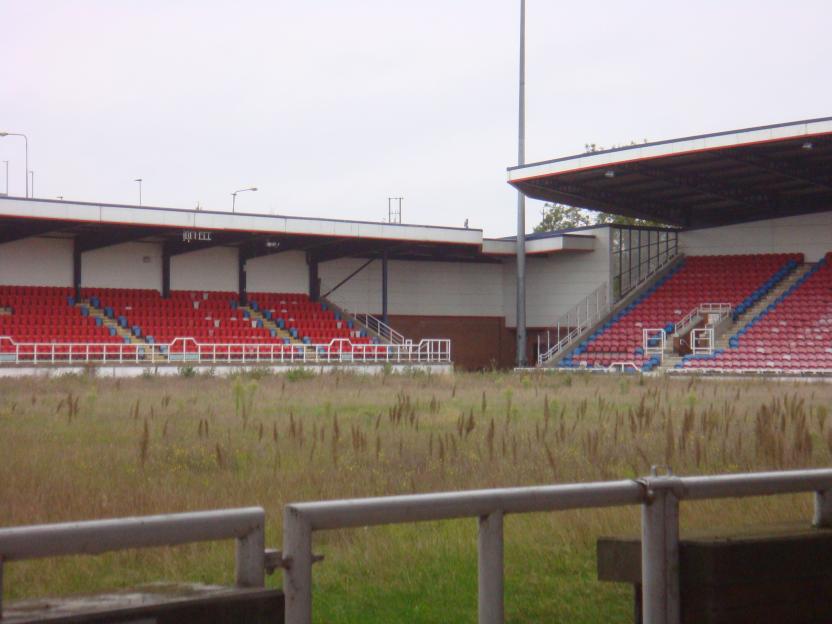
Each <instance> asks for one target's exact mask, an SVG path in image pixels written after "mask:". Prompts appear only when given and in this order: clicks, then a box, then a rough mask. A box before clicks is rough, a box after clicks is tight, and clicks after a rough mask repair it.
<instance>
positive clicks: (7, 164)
mask: <svg viewBox="0 0 832 624" xmlns="http://www.w3.org/2000/svg"><path fill="white" fill-rule="evenodd" d="M3 162H4V163H6V197H8V196H9V161H8V160H4V161H3Z"/></svg>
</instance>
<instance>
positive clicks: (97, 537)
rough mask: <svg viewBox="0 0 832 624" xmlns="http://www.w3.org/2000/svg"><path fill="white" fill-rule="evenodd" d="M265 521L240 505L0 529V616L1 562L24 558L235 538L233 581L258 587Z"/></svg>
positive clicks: (261, 575) (261, 579)
mask: <svg viewBox="0 0 832 624" xmlns="http://www.w3.org/2000/svg"><path fill="white" fill-rule="evenodd" d="M265 522H266V514H265V512H264V511H263V509H262V508H261V507H244V508H240V509H221V510H216V511H199V512H193V513H181V514H170V515H164V516H138V517H134V518H117V519H112V520H91V521H87V522H67V523H62V524H40V525H33V526H22V527H11V528H5V529H0V619H2V617H3V583H2V581H3V565H4V564H5V563H8V562H10V561H22V560H25V559H39V558H42V557H60V556H65V555H96V554H101V553H104V552H109V551H114V550H126V549H128V548H150V547H155V546H176V545H180V544H191V543H194V542H208V541H216V540H223V539H232V538H233V539H236V540H237V553H236V584H237V586H238V587H263V586H264V584H265V582H264V581H265Z"/></svg>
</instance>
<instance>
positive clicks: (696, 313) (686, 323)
mask: <svg viewBox="0 0 832 624" xmlns="http://www.w3.org/2000/svg"><path fill="white" fill-rule="evenodd" d="M732 310H733V306H732V305H731V304H730V303H700V304H699V305H698V306H696V307H694V308H693V309H692V310H691V311H690V312H688V313H687V314H685V316H683V317H682V318H681V319H679V321H678V322H677V323H676V324H675V329H674V331H673V335H674V336H681V335H683V334H685V333H687V331H688V329H690V326H691V325H692V324H693V322H694V319H695V318H697V317H701V316H702V315H705V314H718V315H719V316H718V318H717V319H716V320H715V321H714V322H713V323H711V324H712V325H715V324H719V323H720V322H721V321H722V319H724V318H725V317H726V316H728V315H729V314H731V311H732Z"/></svg>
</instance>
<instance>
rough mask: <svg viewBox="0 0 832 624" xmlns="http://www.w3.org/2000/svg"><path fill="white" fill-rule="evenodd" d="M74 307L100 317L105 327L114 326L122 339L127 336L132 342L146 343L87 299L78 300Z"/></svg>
mask: <svg viewBox="0 0 832 624" xmlns="http://www.w3.org/2000/svg"><path fill="white" fill-rule="evenodd" d="M75 307H77V308H86V309H87V310H88V311H89V315H90V316H91V317H92V318H100V319H101V321H102V322H103V324H104V326H105V327H112V328H114V329H115V330H116V336H119V337H120V338H122V339H124V338H127V339H129V340H130V342H131V343H132V344H147V342H146V341H145V340H144V339H142V338H138V337H136V336H134V335H133V332H131V331H130V330H129V329H125V328H124V327H122V326H121V325H119V324H118V322H117V321H116V320H115V319H111V318H110V317H108V316H107V315H106V314H104V311H103V310H99V309H98V308H96V307H93V306H92V305H90V303H89V301H87V300H82V301H79V302H78V303H76V304H75Z"/></svg>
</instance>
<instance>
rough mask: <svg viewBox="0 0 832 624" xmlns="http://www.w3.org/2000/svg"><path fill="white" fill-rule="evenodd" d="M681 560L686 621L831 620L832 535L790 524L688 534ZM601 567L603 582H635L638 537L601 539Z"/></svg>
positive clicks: (817, 623)
mask: <svg viewBox="0 0 832 624" xmlns="http://www.w3.org/2000/svg"><path fill="white" fill-rule="evenodd" d="M679 559H680V561H679V563H680V579H679V581H680V593H681V608H682V621H683V622H684V623H688V622H690V623H693V622H695V623H697V624H744V623H745V622H749V623H751V622H754V624H767V623H775V622H776V623H781V624H787V623H788V624H804V623H805V624H821V623H827V622H832V531H830V530H822V529H813V528H808V527H805V526H802V525H801V526H792V525H789V526H777V527H766V528H761V529H755V530H751V531H743V532H731V531H728V532H722V533H720V532H711V533H709V534H707V533H706V534H696V535H685V536H683V538H682V539H681V541H680V543H679ZM597 564H598V578H599V579H600V580H604V581H613V582H624V583H631V584H633V585H638V584H639V583H640V582H641V541H640V539H637V538H602V539H599V540H598V557H597ZM636 621H638V616H637V618H636Z"/></svg>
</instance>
